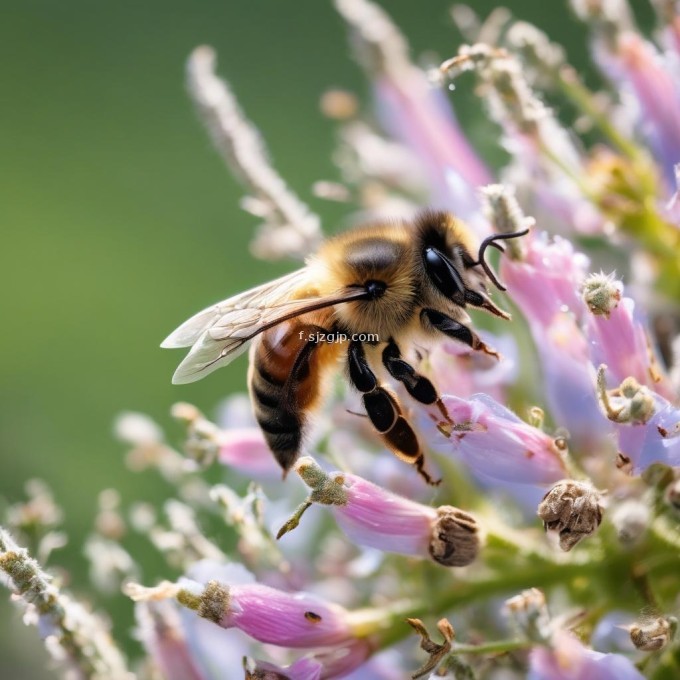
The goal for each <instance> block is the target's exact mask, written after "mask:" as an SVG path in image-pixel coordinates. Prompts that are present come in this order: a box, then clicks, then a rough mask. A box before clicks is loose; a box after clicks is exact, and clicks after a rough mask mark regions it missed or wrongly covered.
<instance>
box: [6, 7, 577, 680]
mask: <svg viewBox="0 0 680 680" xmlns="http://www.w3.org/2000/svg"><path fill="white" fill-rule="evenodd" d="M450 4H451V3H450V2H448V1H447V0H429V1H428V2H419V3H416V2H413V0H391V1H390V2H384V3H383V6H384V7H386V9H388V11H389V12H390V13H391V14H392V16H393V18H394V19H395V21H396V22H397V23H398V24H399V25H400V26H401V28H402V29H403V30H404V32H405V33H406V34H407V36H408V37H409V39H410V41H411V44H412V47H413V53H414V56H417V55H420V54H422V53H423V52H425V51H427V52H429V53H431V54H434V55H437V56H440V57H442V58H444V57H448V56H451V55H452V54H453V53H454V52H455V50H456V49H457V46H458V44H459V42H460V38H459V36H458V34H457V32H456V31H455V30H454V28H453V25H452V22H451V20H450V18H449V9H450ZM507 4H508V6H509V7H510V9H511V10H512V11H513V13H514V14H515V15H516V16H518V17H522V18H525V19H528V20H531V21H535V22H536V23H538V24H539V25H540V26H541V27H543V28H544V29H545V30H546V31H547V32H548V33H549V34H550V35H551V36H552V37H553V38H554V39H556V40H558V41H559V42H561V43H563V44H565V45H567V48H568V52H569V54H570V57H571V59H572V61H573V62H574V63H575V64H576V65H577V66H579V67H583V66H584V65H585V63H586V62H587V54H586V52H587V50H586V49H585V37H584V34H583V32H582V29H581V28H580V27H579V26H578V25H577V24H576V22H575V21H574V20H573V18H572V17H571V15H570V14H569V11H568V9H567V7H566V3H565V2H558V3H537V2H535V0H522V1H519V0H511V1H510V2H509V3H507ZM474 6H475V8H476V9H477V10H478V11H479V12H480V14H482V15H486V14H487V13H488V12H489V11H490V10H491V9H492V8H493V7H494V3H493V2H491V1H489V0H485V1H477V2H475V3H474ZM201 43H208V44H211V45H213V46H215V47H216V49H217V51H218V54H219V63H220V72H221V74H222V75H224V76H225V77H226V78H228V79H229V80H230V82H231V84H232V86H233V87H234V89H235V91H236V93H237V95H238V97H239V99H240V101H241V103H242V105H243V106H244V108H245V110H246V111H247V113H248V115H249V116H250V117H251V118H252V119H253V120H254V121H255V123H256V124H257V125H258V126H259V127H260V129H261V130H262V132H263V134H264V136H265V138H266V140H267V142H268V145H269V147H270V150H271V153H272V156H273V158H274V161H275V165H276V167H277V168H278V169H279V170H280V172H281V173H282V175H283V176H284V177H285V178H286V180H287V181H288V182H289V184H290V185H291V186H292V187H293V188H294V189H295V190H296V191H297V192H298V193H299V194H300V195H301V197H302V198H303V199H305V200H310V203H311V205H312V207H313V208H314V209H315V210H317V211H318V212H319V213H320V214H321V215H322V217H323V218H324V223H325V225H326V229H327V230H328V231H332V230H333V229H334V227H335V225H336V224H337V223H338V222H339V221H340V220H341V218H342V215H343V211H344V210H345V209H346V208H343V207H341V206H337V205H332V204H328V203H323V202H320V201H317V200H314V199H310V191H309V187H310V186H311V184H312V183H313V182H314V181H316V180H318V179H335V178H336V176H337V175H336V172H335V170H334V168H333V166H332V164H331V161H330V156H331V152H332V150H333V146H334V131H333V126H332V124H331V123H330V122H328V121H327V120H325V119H324V118H323V117H322V116H321V114H320V113H319V112H318V100H319V96H320V94H321V93H322V92H323V91H324V90H325V89H326V88H328V87H330V86H340V87H344V88H349V89H351V90H355V91H357V92H358V93H359V94H360V95H364V94H365V93H366V91H367V86H366V83H365V81H364V79H363V76H362V74H361V73H360V72H359V70H358V68H357V67H356V65H355V64H354V62H353V61H352V59H351V58H350V57H349V55H348V48H347V41H346V34H345V28H344V25H343V24H342V22H341V21H340V19H339V18H338V16H337V15H336V14H335V12H334V10H333V8H332V5H331V3H330V2H327V1H324V0H295V1H294V2H276V1H274V0H249V1H247V2H246V1H245V0H240V1H239V0H232V1H231V2H229V1H222V2H215V1H212V0H210V1H204V2H196V3H189V2H182V1H179V0H164V1H163V2H160V1H159V0H147V1H146V2H130V1H129V0H127V1H126V0H119V1H118V2H101V1H97V0H94V1H93V0H87V1H86V0H81V1H75V0H68V1H66V2H60V3H55V2H48V1H47V0H43V1H40V0H37V1H36V0H23V1H22V2H18V1H15V2H8V1H6V2H4V3H3V5H2V20H1V21H0V71H1V77H0V82H1V84H2V93H3V97H2V102H3V103H2V106H1V107H0V120H1V123H0V158H1V159H2V165H1V172H2V180H1V181H0V187H1V189H0V191H1V192H2V193H1V196H2V198H1V200H0V215H2V234H3V239H2V248H1V249H0V272H1V275H2V286H1V287H0V296H1V298H2V333H1V336H0V342H1V343H2V352H0V390H1V392H0V438H1V449H0V450H1V452H2V467H1V468H0V495H1V496H3V497H4V498H5V499H7V500H8V501H9V502H14V501H17V500H19V499H20V498H23V485H24V483H25V481H26V480H27V479H30V478H33V477H40V478H43V479H45V480H47V481H48V482H49V484H50V485H51V487H52V489H53V491H54V493H55V496H56V498H57V500H58V502H59V503H60V504H61V505H62V506H63V508H64V510H65V513H66V521H65V525H66V528H67V529H68V531H69V535H70V543H69V546H68V547H67V548H66V549H64V550H62V551H60V552H59V553H57V554H56V555H55V556H54V562H56V563H59V564H60V565H63V566H64V567H65V568H67V569H68V571H69V572H70V574H71V588H72V589H73V590H74V591H76V592H77V593H82V594H85V595H87V594H88V593H90V590H89V587H88V585H87V583H86V581H85V577H86V573H87V564H86V562H85V560H84V558H83V557H82V554H81V546H82V541H83V538H84V537H85V535H86V534H87V532H88V531H89V529H90V527H91V524H92V520H93V515H94V510H95V508H96V497H97V494H98V492H99V491H100V490H101V489H103V488H107V487H115V488H117V489H119V490H120V492H121V494H122V495H123V498H124V501H125V502H130V501H132V500H136V499H146V500H151V501H160V500H162V499H163V498H165V496H166V494H167V488H166V487H165V486H164V484H163V483H162V482H160V481H159V480H158V479H157V476H156V475H155V474H154V473H148V474H141V475H140V474H132V473H130V472H128V471H127V470H126V469H125V466H124V462H123V457H122V446H121V445H120V444H119V443H117V442H116V441H114V439H113V437H112V434H111V430H112V422H113V419H114V417H115V415H116V414H117V413H118V412H120V411H121V410H126V409H132V410H141V411H144V412H147V413H149V414H151V415H152V416H154V417H156V418H157V419H158V420H159V421H160V422H162V423H163V424H165V425H168V426H169V429H170V432H175V433H176V434H178V435H179V430H178V429H177V427H176V426H175V425H174V424H171V423H170V418H169V416H168V409H169V407H170V405H171V404H172V403H173V402H175V401H178V400H188V401H191V402H193V403H195V404H197V405H198V406H199V407H201V408H203V409H204V410H206V411H208V412H210V410H211V408H212V407H213V406H214V405H215V404H216V403H217V402H218V401H219V400H220V398H221V397H223V396H225V395H226V394H228V393H229V392H231V391H233V390H235V389H243V388H244V386H245V362H244V360H239V361H238V362H236V363H235V364H234V365H232V366H231V367H229V368H228V369H226V370H224V371H220V372H219V373H218V374H217V375H215V376H212V377H211V378H210V379H208V380H205V381H201V382H199V383H196V384H195V385H190V386H184V387H181V388H180V387H173V386H172V385H171V384H170V376H171V374H172V371H173V370H174V368H175V366H176V364H177V363H178V362H179V360H180V358H181V356H182V354H181V353H179V352H169V351H161V350H160V349H159V347H158V344H159V342H160V341H161V340H162V339H163V338H164V337H165V335H166V334H167V332H168V331H170V330H172V329H173V328H174V327H175V326H176V325H177V324H178V323H179V322H181V321H183V320H184V319H185V318H186V317H187V316H189V315H190V314H191V313H193V312H195V311H196V310H198V309H200V308H202V307H204V306H205V305H207V304H209V303H211V302H213V301H215V300H217V299H220V298H223V297H227V296H228V295H229V294H231V293H234V292H237V291H239V290H241V289H243V288H246V287H248V286H250V285H252V284H255V283H258V282H261V281H263V280H267V279H270V278H273V277H274V276H276V275H279V274H280V273H283V272H285V271H286V270H288V269H290V268H291V267H292V266H293V265H290V264H285V263H281V264H277V265H270V264H265V263H261V262H257V261H254V260H253V259H252V258H251V257H250V255H249V254H248V250H247V242H248V240H249V237H250V232H251V229H252V227H253V225H254V224H255V222H256V220H255V219H254V218H252V217H251V216H249V215H247V214H245V213H243V212H242V211H240V209H239V208H238V205H237V203H238V200H239V197H240V196H241V191H240V189H239V187H238V186H237V185H236V183H235V182H234V181H232V179H231V177H230V176H229V174H228V172H227V170H226V169H225V168H224V166H223V164H222V162H221V160H220V158H219V157H218V155H217V154H216V153H214V151H213V149H212V148H211V146H210V143H209V141H208V138H207V135H206V134H205V133H204V131H203V130H202V128H201V126H200V124H199V123H198V121H197V120H196V118H195V116H194V112H193V110H192V107H191V104H190V102H189V101H188V98H187V97H186V95H185V92H184V83H183V77H184V76H183V68H184V61H185V58H186V56H187V55H188V53H189V52H190V50H191V49H192V48H193V47H195V46H196V45H198V44H201ZM468 84H469V81H468ZM453 96H454V97H455V104H456V107H457V109H458V111H459V113H460V115H461V118H462V119H463V121H464V125H465V126H466V129H468V130H469V132H470V135H471V136H472V137H473V139H474V140H475V141H476V142H477V143H479V144H481V145H482V146H484V147H485V148H487V149H488V148H492V146H493V143H494V140H493V139H489V134H490V130H491V128H490V127H488V126H485V125H484V124H483V123H474V124H472V123H471V122H470V119H471V113H470V112H476V111H477V110H478V105H477V103H476V102H474V101H473V97H472V95H471V90H470V88H469V87H462V88H458V89H457V90H456V92H455V94H454V95H453ZM140 549H141V550H143V548H140ZM137 556H138V557H140V555H137ZM140 559H141V561H142V562H144V561H145V559H146V558H145V556H144V554H142V555H141V557H140ZM144 576H145V578H146V579H147V580H150V579H153V578H155V577H156V576H158V574H155V573H153V570H150V571H148V572H147V573H145V575H144ZM103 606H104V608H105V609H107V610H108V611H110V612H111V613H112V616H113V617H114V619H115V620H116V621H117V629H118V631H119V632H122V633H123V634H125V633H126V632H127V630H128V629H129V627H130V625H131V621H132V619H131V605H130V603H129V602H128V601H127V600H126V599H125V598H123V597H122V596H121V597H118V598H114V599H109V600H104V601H103ZM19 623H20V618H19V616H18V614H17V611H16V610H15V609H14V608H13V607H12V606H11V605H10V604H9V603H8V593H7V592H6V591H4V590H3V591H2V592H0V677H2V678H41V677H52V675H51V673H48V672H47V671H45V670H44V658H43V656H44V655H43V653H42V650H41V645H40V643H39V642H37V635H36V632H35V631H34V630H33V629H24V628H23V627H22V626H20V625H19ZM128 649H133V650H134V647H129V648H128Z"/></svg>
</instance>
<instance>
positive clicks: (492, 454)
mask: <svg viewBox="0 0 680 680" xmlns="http://www.w3.org/2000/svg"><path fill="white" fill-rule="evenodd" d="M442 400H443V402H444V404H445V405H446V408H447V410H448V412H449V415H450V416H451V418H452V419H453V421H454V422H455V423H456V425H457V426H458V427H459V428H460V429H454V430H453V431H452V432H451V435H450V437H449V439H448V440H444V443H443V444H442V443H441V442H442V436H441V434H440V435H439V436H438V438H437V439H438V441H437V449H438V450H440V451H442V452H443V453H446V454H451V453H453V454H454V455H455V456H456V457H458V458H460V459H462V460H463V461H464V462H465V463H466V464H467V465H468V467H469V468H470V469H471V470H472V471H473V472H474V473H475V474H477V473H478V474H481V475H483V476H485V477H486V478H491V479H496V480H500V481H505V482H514V483H519V484H540V485H546V484H551V483H553V482H557V481H558V480H560V479H563V478H564V477H565V475H566V472H565V468H564V464H563V461H562V458H561V456H560V452H559V450H558V448H557V446H556V445H555V442H554V440H553V438H552V437H550V436H548V435H547V434H545V433H544V432H542V431H541V430H539V429H537V428H535V427H533V426H531V425H528V424H527V423H525V422H524V421H522V420H520V418H518V417H517V416H516V415H515V414H514V413H513V412H512V411H510V410H508V409H507V408H505V407H504V406H501V405H500V404H499V403H497V402H496V401H494V400H493V399H491V398H490V397H488V396H487V395H485V394H476V395H474V396H473V397H471V398H470V399H468V400H465V399H460V398H458V397H454V396H452V395H448V394H447V395H444V396H443V397H442ZM434 436H435V437H436V435H434ZM431 443H433V444H434V440H431Z"/></svg>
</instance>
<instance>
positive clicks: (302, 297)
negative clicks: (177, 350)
mask: <svg viewBox="0 0 680 680" xmlns="http://www.w3.org/2000/svg"><path fill="white" fill-rule="evenodd" d="M310 279H311V276H310V272H309V270H308V269H300V270H298V271H296V272H293V273H292V274H288V275H287V276H283V277H281V278H280V279H276V280H274V281H271V282H269V283H266V284H264V285H262V286H258V287H257V288H253V289H251V290H249V291H246V292H245V293H241V294H240V295H235V296H234V297H231V298H229V299H227V300H224V301H223V302H218V303H217V304H216V305H213V306H212V307H208V308H207V309H204V310H203V311H201V312H199V313H198V314H195V315H194V316H192V317H191V318H190V319H189V320H188V321H185V322H184V323H183V324H182V325H181V326H180V327H179V328H178V329H177V330H175V331H174V332H173V333H171V334H170V335H169V336H168V337H167V338H166V339H165V340H164V341H163V343H162V344H161V347H188V346H191V350H190V351H189V353H188V354H187V356H186V357H185V358H184V361H182V363H181V364H180V365H179V366H178V367H177V370H176V371H175V374H174V375H173V376H172V382H173V383H175V384H183V383H190V382H194V381H196V380H200V379H201V378H202V377H204V376H206V375H208V374H209V373H212V372H213V371H214V370H216V369H218V368H220V367H221V366H226V365H227V364H228V363H229V362H231V361H233V360H234V359H235V358H236V357H237V356H239V355H240V354H242V353H243V352H244V351H245V350H246V349H247V347H248V344H249V343H250V341H251V340H252V339H253V338H254V337H255V336H257V335H258V334H260V333H262V332H263V331H265V330H267V329H268V328H271V327H272V326H276V325H277V324H279V323H282V322H283V321H286V320H288V319H292V318H294V317H296V316H300V315H301V314H305V313H307V312H311V311H314V310H317V309H322V308H323V307H330V306H332V305H335V304H339V303H341V302H346V301H349V300H354V299H357V298H360V297H365V296H366V291H365V290H364V289H361V288H354V289H352V288H350V289H347V290H345V291H339V292H336V293H333V294H330V295H324V296H321V295H319V294H318V292H317V291H316V290H315V288H314V286H313V284H312V282H311V280H310Z"/></svg>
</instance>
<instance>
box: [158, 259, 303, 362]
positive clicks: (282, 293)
mask: <svg viewBox="0 0 680 680" xmlns="http://www.w3.org/2000/svg"><path fill="white" fill-rule="evenodd" d="M308 279H309V274H308V270H307V269H306V268H305V269H298V270H297V271H294V272H292V273H291V274H287V275H286V276H282V277H281V278H279V279H274V280H273V281H269V283H264V284H262V285H261V286H257V287H255V288H251V289H250V290H247V291H245V292H244V293H239V294H238V295H234V296H233V297H230V298H227V299H226V300H223V301H222V302H218V303H217V304H216V305H212V306H210V307H206V308H205V309H203V310H201V311H200V312H198V314H194V315H193V316H192V317H191V318H190V319H188V320H187V321H185V322H184V323H183V324H182V325H181V326H180V327H179V328H177V329H175V330H174V331H173V332H172V333H170V335H168V337H167V338H165V340H163V342H162V343H161V347H164V348H166V349H173V348H175V347H191V346H192V345H193V344H194V343H195V342H196V341H197V340H198V339H199V338H200V337H201V335H203V333H205V331H206V330H208V329H209V328H212V327H213V326H215V325H217V324H218V323H219V322H220V321H221V320H222V319H223V318H224V317H225V316H227V315H228V314H230V313H232V312H237V311H240V310H250V311H251V312H252V310H255V309H266V308H267V307H273V306H274V305H275V304H277V303H281V302H283V301H285V300H288V299H290V298H291V296H292V295H293V294H294V292H295V291H297V290H300V289H302V288H303V286H305V285H306V284H307V283H308Z"/></svg>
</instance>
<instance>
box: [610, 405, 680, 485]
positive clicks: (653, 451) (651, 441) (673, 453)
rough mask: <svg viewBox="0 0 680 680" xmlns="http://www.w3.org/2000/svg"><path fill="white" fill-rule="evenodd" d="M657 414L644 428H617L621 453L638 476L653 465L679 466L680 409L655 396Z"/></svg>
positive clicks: (635, 425) (629, 426) (628, 425)
mask: <svg viewBox="0 0 680 680" xmlns="http://www.w3.org/2000/svg"><path fill="white" fill-rule="evenodd" d="M651 397H652V399H653V400H654V413H653V415H652V417H651V418H650V419H649V420H648V421H647V422H646V423H644V424H626V425H619V424H617V425H616V426H615V427H616V432H617V435H618V448H619V451H620V452H621V453H622V454H623V455H624V456H626V457H627V458H629V459H630V461H631V464H632V471H633V473H634V474H639V473H640V472H642V471H643V470H645V469H646V468H647V467H649V466H650V465H651V464H652V463H665V464H666V465H670V466H677V465H680V408H678V407H677V406H675V405H673V404H671V403H670V402H668V401H667V400H666V399H664V398H663V397H661V396H659V395H657V394H654V393H652V394H651Z"/></svg>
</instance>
